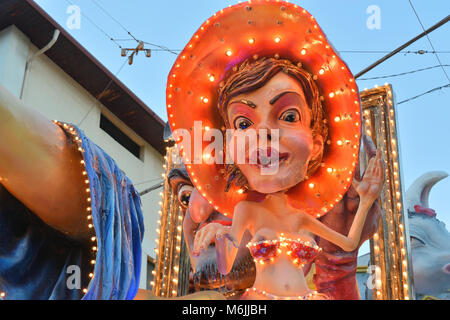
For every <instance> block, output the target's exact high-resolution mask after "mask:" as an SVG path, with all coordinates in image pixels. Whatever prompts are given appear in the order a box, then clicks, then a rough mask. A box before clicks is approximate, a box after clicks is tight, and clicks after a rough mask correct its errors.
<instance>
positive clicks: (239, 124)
mask: <svg viewBox="0 0 450 320" xmlns="http://www.w3.org/2000/svg"><path fill="white" fill-rule="evenodd" d="M252 124H253V123H252V122H251V121H250V120H248V119H247V118H246V117H238V118H236V119H235V120H234V127H235V128H236V129H238V130H245V129H247V128H248V127H250V126H251V125H252Z"/></svg>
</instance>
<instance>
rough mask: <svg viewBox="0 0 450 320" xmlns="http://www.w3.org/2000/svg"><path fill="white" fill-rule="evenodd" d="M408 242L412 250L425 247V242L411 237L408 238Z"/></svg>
mask: <svg viewBox="0 0 450 320" xmlns="http://www.w3.org/2000/svg"><path fill="white" fill-rule="evenodd" d="M410 241H411V247H412V248H417V247H423V246H424V245H425V242H423V241H422V240H420V239H419V238H416V237H413V236H411V237H410Z"/></svg>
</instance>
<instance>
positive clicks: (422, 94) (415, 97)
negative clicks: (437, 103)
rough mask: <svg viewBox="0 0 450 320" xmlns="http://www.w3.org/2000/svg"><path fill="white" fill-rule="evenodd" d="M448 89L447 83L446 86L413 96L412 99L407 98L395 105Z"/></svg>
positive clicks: (449, 85)
mask: <svg viewBox="0 0 450 320" xmlns="http://www.w3.org/2000/svg"><path fill="white" fill-rule="evenodd" d="M449 87H450V83H449V84H446V85H443V86H440V87H437V88H434V89H431V90H428V91H427V92H424V93H421V94H419V95H417V96H414V97H411V98H409V99H406V100H403V101H400V102H398V103H397V105H399V104H402V103H405V102H408V101H411V100H414V99H417V98H419V97H421V96H424V95H426V94H429V93H432V92H434V91H437V90H441V89H444V88H449Z"/></svg>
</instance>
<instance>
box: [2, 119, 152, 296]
mask: <svg viewBox="0 0 450 320" xmlns="http://www.w3.org/2000/svg"><path fill="white" fill-rule="evenodd" d="M70 127H72V128H73V131H72V130H69V129H70ZM61 128H62V129H63V130H65V132H66V135H67V137H68V140H67V141H68V143H71V144H72V143H73V144H75V143H76V142H75V140H74V138H75V137H76V136H78V137H79V138H80V140H79V141H80V144H79V147H81V148H82V149H84V152H83V157H84V161H85V167H86V172H87V177H88V180H89V189H90V197H91V209H92V212H91V215H92V218H93V224H94V229H95V233H94V232H93V234H92V236H95V237H96V239H95V241H93V242H89V243H82V242H78V241H75V240H73V239H70V238H68V237H67V236H65V235H64V234H62V233H60V232H59V231H57V230H54V229H52V228H51V227H49V226H48V225H46V224H45V223H43V222H42V221H41V220H40V219H39V218H38V217H37V216H36V215H35V214H33V213H32V212H31V211H30V210H29V209H28V208H26V207H25V205H23V204H22V203H21V202H20V201H19V200H17V199H16V198H15V197H14V196H13V195H11V194H10V193H9V192H8V191H7V190H6V189H5V188H3V187H2V186H1V185H0V292H5V293H6V296H5V299H7V300H10V299H11V300H13V299H87V300H92V299H133V298H134V296H135V295H136V293H137V290H138V287H139V277H140V267H141V252H142V248H141V242H142V239H143V235H144V223H143V216H142V211H141V201H140V197H139V193H138V192H137V191H136V190H135V189H134V187H133V185H132V183H131V181H130V180H129V179H128V178H127V177H126V176H125V174H124V173H123V172H122V171H121V170H120V169H119V168H118V166H117V164H116V163H115V162H114V160H113V159H112V158H111V157H110V156H108V155H107V154H106V153H105V152H104V151H103V150H102V149H101V148H100V147H98V146H97V145H95V144H94V143H93V142H91V141H90V140H89V139H88V138H87V137H86V136H85V135H84V133H83V132H82V131H80V130H79V129H78V128H77V127H75V126H71V125H69V126H66V127H65V126H63V125H61ZM77 147H78V146H77ZM80 174H81V169H80ZM88 214H89V212H86V216H87V215H88ZM86 228H87V224H86ZM94 246H95V247H96V250H95V251H94V250H93V247H94ZM94 261H95V265H94V264H93V263H92V262H94ZM71 266H72V267H71ZM73 266H77V267H79V270H80V271H81V273H80V276H81V279H80V281H81V285H80V287H79V288H73V285H74V283H76V282H74V278H73V277H74V275H75V272H74V271H73V270H74V269H73ZM89 273H93V274H94V275H93V277H92V278H90V277H89ZM83 288H87V289H88V291H87V293H86V294H85V293H83V291H82V290H83Z"/></svg>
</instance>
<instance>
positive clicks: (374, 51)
mask: <svg viewBox="0 0 450 320" xmlns="http://www.w3.org/2000/svg"><path fill="white" fill-rule="evenodd" d="M116 40H117V39H116ZM338 51H339V53H390V52H391V51H383V50H338ZM398 53H404V54H428V53H432V54H434V53H450V51H427V50H416V51H399V52H398Z"/></svg>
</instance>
